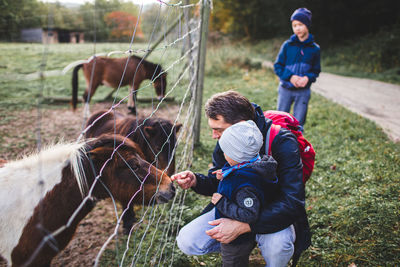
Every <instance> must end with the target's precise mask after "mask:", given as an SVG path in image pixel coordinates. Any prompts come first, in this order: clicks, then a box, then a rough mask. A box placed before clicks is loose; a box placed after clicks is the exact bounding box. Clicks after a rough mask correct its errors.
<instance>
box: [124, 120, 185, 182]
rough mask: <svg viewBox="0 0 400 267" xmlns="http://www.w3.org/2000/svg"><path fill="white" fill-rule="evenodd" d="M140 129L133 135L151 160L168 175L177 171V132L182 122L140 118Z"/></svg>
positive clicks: (146, 156)
mask: <svg viewBox="0 0 400 267" xmlns="http://www.w3.org/2000/svg"><path fill="white" fill-rule="evenodd" d="M139 125H141V126H140V127H139V129H138V130H137V131H136V133H135V134H134V135H133V136H132V138H134V139H135V142H137V143H138V144H139V145H140V147H141V148H142V151H143V153H144V155H145V158H146V159H147V160H148V161H149V162H155V166H156V167H157V168H158V169H162V170H166V172H167V174H168V175H172V174H174V173H175V158H174V153H175V146H176V142H177V136H176V134H177V132H178V131H179V129H180V128H181V126H182V124H180V123H178V124H176V125H174V124H173V123H172V122H171V121H169V120H166V119H162V118H148V119H145V120H139Z"/></svg>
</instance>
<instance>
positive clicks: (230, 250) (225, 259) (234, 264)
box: [221, 239, 256, 267]
mask: <svg viewBox="0 0 400 267" xmlns="http://www.w3.org/2000/svg"><path fill="white" fill-rule="evenodd" d="M235 241H236V240H235ZM255 245H256V242H255V241H254V239H248V240H245V241H243V242H240V243H238V242H233V244H232V243H230V244H221V256H222V266H223V267H245V266H248V265H249V256H250V253H251V251H252V250H253V248H254V247H255Z"/></svg>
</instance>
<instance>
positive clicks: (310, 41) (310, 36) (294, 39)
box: [289, 33, 314, 45]
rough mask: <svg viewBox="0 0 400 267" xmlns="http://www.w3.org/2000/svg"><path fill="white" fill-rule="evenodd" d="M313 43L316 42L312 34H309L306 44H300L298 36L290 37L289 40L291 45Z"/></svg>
mask: <svg viewBox="0 0 400 267" xmlns="http://www.w3.org/2000/svg"><path fill="white" fill-rule="evenodd" d="M313 42H314V36H313V35H312V34H311V33H309V34H308V38H307V39H306V40H305V41H304V42H300V40H299V38H298V37H297V35H296V34H293V35H292V36H290V39H289V43H300V44H305V45H310V44H312V43H313Z"/></svg>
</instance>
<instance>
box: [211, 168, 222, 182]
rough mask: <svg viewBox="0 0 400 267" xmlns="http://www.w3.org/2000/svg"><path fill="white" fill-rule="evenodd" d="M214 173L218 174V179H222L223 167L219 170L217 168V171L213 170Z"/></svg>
mask: <svg viewBox="0 0 400 267" xmlns="http://www.w3.org/2000/svg"><path fill="white" fill-rule="evenodd" d="M212 174H215V175H216V176H217V179H218V180H222V178H223V177H222V170H221V169H219V170H216V171H213V172H212Z"/></svg>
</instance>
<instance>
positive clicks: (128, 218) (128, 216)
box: [122, 205, 136, 235]
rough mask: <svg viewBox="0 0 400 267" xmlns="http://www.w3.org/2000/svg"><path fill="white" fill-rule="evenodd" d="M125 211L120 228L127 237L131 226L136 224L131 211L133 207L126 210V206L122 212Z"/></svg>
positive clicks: (133, 213)
mask: <svg viewBox="0 0 400 267" xmlns="http://www.w3.org/2000/svg"><path fill="white" fill-rule="evenodd" d="M125 209H126V212H125V213H124V215H123V216H122V228H123V232H124V234H125V235H129V233H130V231H131V229H132V226H133V224H134V223H135V222H136V218H135V212H134V211H133V205H130V206H129V207H128V208H126V205H124V210H125Z"/></svg>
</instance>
